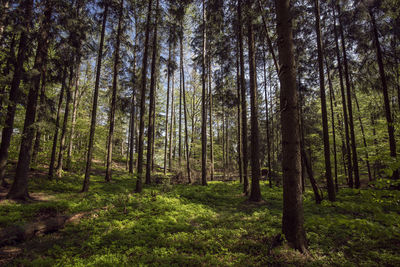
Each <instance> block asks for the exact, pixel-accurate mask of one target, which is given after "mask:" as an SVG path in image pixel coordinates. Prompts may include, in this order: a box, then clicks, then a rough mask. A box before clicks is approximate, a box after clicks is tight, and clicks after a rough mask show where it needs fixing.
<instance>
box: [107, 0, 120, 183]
mask: <svg viewBox="0 0 400 267" xmlns="http://www.w3.org/2000/svg"><path fill="white" fill-rule="evenodd" d="M123 9H124V0H120V7H119V14H118V17H119V19H118V28H117V36H116V38H117V40H116V45H115V51H114V70H113V84H112V96H111V107H110V117H109V126H110V128H109V131H108V140H107V165H106V166H107V167H106V177H105V180H106V182H110V181H111V178H112V151H113V145H114V125H115V110H116V105H117V89H118V88H117V87H118V72H119V65H120V58H119V49H120V44H121V35H122V20H123Z"/></svg>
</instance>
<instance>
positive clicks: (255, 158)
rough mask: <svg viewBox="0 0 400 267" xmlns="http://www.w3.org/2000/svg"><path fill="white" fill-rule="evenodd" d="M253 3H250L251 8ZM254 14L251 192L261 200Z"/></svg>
mask: <svg viewBox="0 0 400 267" xmlns="http://www.w3.org/2000/svg"><path fill="white" fill-rule="evenodd" d="M250 8H251V5H249V10H250ZM252 19H253V18H252V16H249V21H248V45H249V68H250V102H251V103H250V107H251V192H250V198H249V200H250V201H255V202H258V201H261V190H260V174H261V170H260V150H259V149H260V141H259V135H260V133H259V130H258V102H257V100H258V99H257V70H256V58H255V48H254V47H255V44H254V33H253V27H254V25H253V21H252Z"/></svg>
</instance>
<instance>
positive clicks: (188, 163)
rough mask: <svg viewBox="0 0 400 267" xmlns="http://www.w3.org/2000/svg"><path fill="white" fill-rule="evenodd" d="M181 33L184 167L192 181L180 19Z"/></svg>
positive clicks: (189, 180)
mask: <svg viewBox="0 0 400 267" xmlns="http://www.w3.org/2000/svg"><path fill="white" fill-rule="evenodd" d="M181 28H182V35H181V37H180V40H179V41H180V51H181V55H180V61H181V77H182V93H183V114H184V119H185V146H186V169H187V174H188V183H189V184H190V183H192V178H191V171H190V158H189V140H188V139H189V134H188V123H187V107H186V89H185V70H184V67H183V22H182V21H181Z"/></svg>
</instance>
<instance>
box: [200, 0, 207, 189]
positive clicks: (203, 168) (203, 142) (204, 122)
mask: <svg viewBox="0 0 400 267" xmlns="http://www.w3.org/2000/svg"><path fill="white" fill-rule="evenodd" d="M205 4H206V1H205V0H203V54H202V57H203V58H202V70H203V71H202V77H201V80H202V91H201V184H202V185H207V109H206V53H207V47H206V40H207V36H206V6H205Z"/></svg>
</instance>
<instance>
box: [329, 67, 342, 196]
mask: <svg viewBox="0 0 400 267" xmlns="http://www.w3.org/2000/svg"><path fill="white" fill-rule="evenodd" d="M325 63H326V72H327V76H328V86H329V100H330V107H331V120H332V139H333V160H334V167H335V189H336V192H338V191H339V186H338V166H337V151H336V130H335V115H334V114H335V111H334V109H333V100H334V98H335V97H334V92H333V85H332V80H331V75H330V69H329V65H328V62H327V61H326V60H325ZM335 108H336V101H335ZM338 117H339V115H338ZM339 124H340V120H339Z"/></svg>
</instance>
